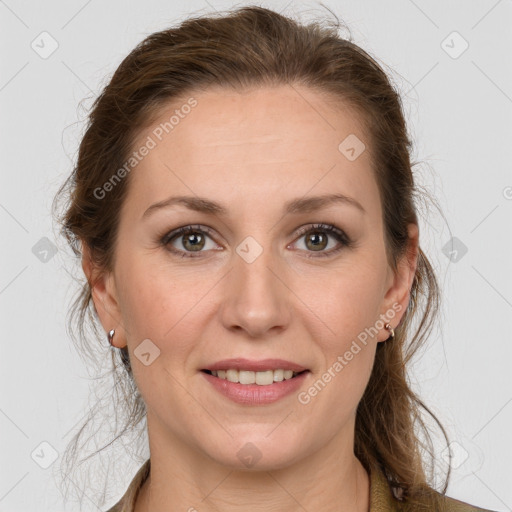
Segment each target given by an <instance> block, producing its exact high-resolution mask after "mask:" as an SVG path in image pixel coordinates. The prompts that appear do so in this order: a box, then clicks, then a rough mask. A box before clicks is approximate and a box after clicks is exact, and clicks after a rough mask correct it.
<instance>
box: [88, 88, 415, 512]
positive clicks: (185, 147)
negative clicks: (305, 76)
mask: <svg viewBox="0 0 512 512" xmlns="http://www.w3.org/2000/svg"><path fill="white" fill-rule="evenodd" d="M193 96H194V98H196V99H197V101H198V104H197V106H196V107H195V108H193V109H192V111H191V113H190V114H188V116H186V117H185V118H184V119H183V120H181V121H180V123H179V125H177V126H176V127H175V128H174V130H173V131H172V132H170V133H169V134H168V135H166V136H165V137H164V138H163V139H162V141H161V142H159V143H158V144H157V146H156V147H155V148H154V149H152V150H151V151H150V152H149V154H148V155H147V156H146V157H145V158H144V159H143V160H142V161H141V162H140V163H139V164H138V166H137V167H136V168H135V169H134V170H133V171H132V174H131V175H130V180H131V181H130V187H129V192H128V196H127V199H126V201H125V203H124V204H123V207H122V210H121V221H120V225H119V237H118V239H117V245H116V259H115V265H114V270H113V272H110V273H105V272H102V270H101V269H99V268H96V267H95V266H94V264H93V263H92V262H91V259H90V255H89V253H88V251H87V249H86V251H85V252H84V258H83V268H84V272H85V273H86V275H87V276H88V277H89V279H90V280H91V281H90V282H92V281H94V280H96V282H95V284H94V285H93V300H94V304H95V307H96V310H97V312H98V315H99V318H100V320H101V322H102V324H103V327H104V328H105V331H106V332H108V331H109V330H110V329H112V328H115V329H116V334H115V337H114V344H115V346H117V347H124V346H126V345H127V346H128V349H129V352H130V359H131V361H132V368H133V372H134V376H135V379H136V383H137V386H138V388H139V390H140V392H141V394H142V397H143V399H144V400H145V403H146V405H147V423H148V436H149V444H150V452H151V476H150V478H149V479H148V481H147V482H146V485H145V486H144V487H143V488H142V490H141V492H140V493H139V498H138V500H137V504H136V512H142V511H148V510H151V511H153V512H159V511H162V512H163V511H164V510H165V511H169V510H176V511H177V510H194V509H191V507H194V508H195V509H196V510H198V511H201V512H203V511H215V510H222V511H223V512H230V511H235V510H236V511H240V510H246V509H247V504H249V503H250V504H251V511H254V512H259V511H265V512H268V511H277V510H279V511H281V512H283V511H284V512H288V511H290V512H291V511H297V510H304V509H305V510H323V511H325V512H327V511H334V510H336V511H338V510H354V511H366V510H368V509H369V491H370V488H369V475H368V474H367V472H366V471H365V469H364V468H363V466H362V465H361V463H360V462H359V460H358V459H357V458H356V457H355V455H354V452H353V445H354V424H355V423H354V422H355V412H356V408H357V404H358V403H359V401H360V399H361V397H362V395H363V392H364V389H365V387H366V385H367V383H368V380H369V377H370V373H371V369H372V365H373V361H374V356H375V350H376V347H377V343H379V342H383V341H385V340H387V339H388V337H389V332H388V331H387V330H386V329H385V328H382V329H380V330H379V332H378V334H377V335H376V336H375V337H369V338H368V342H367V344H366V346H364V345H362V350H361V351H360V352H358V353H357V355H355V356H354V358H353V359H352V360H351V361H350V362H349V363H348V364H347V365H346V366H345V367H344V368H343V370H342V371H341V372H339V373H337V375H336V377H335V378H333V379H332V380H331V381H330V382H329V383H328V384H327V385H326V386H325V388H324V389H323V390H322V391H321V392H319V393H318V394H317V395H316V396H314V397H312V398H311V401H310V403H308V404H306V405H304V404H301V403H300V402H299V401H298V400H297V394H296V393H292V394H291V395H288V396H286V397H285V398H282V399H281V400H279V401H277V402H275V403H273V404H269V405H263V406H250V405H239V404H236V403H234V402H232V401H230V400H229V399H227V398H225V397H224V396H222V395H220V394H219V393H218V392H217V391H216V390H215V389H213V387H212V386H211V384H210V383H208V382H207V381H206V379H205V378H204V376H203V374H202V373H201V372H200V369H202V368H207V367H208V364H211V363H213V362H215V361H218V360H220V359H225V358H230V357H246V358H248V359H265V358H273V357H275V358H283V359H287V360H290V361H293V362H296V363H299V364H301V365H302V366H304V367H305V368H308V369H309V370H310V373H309V374H308V375H307V377H306V380H305V382H304V385H303V387H302V388H301V391H304V390H307V389H308V388H309V387H310V386H312V384H313V383H314V382H315V381H317V379H318V378H319V377H320V376H321V375H322V374H323V373H324V372H326V371H327V370H328V369H329V368H331V367H332V366H333V363H334V362H335V361H336V360H337V357H338V356H340V355H343V354H344V353H345V352H346V351H347V350H349V348H350V346H351V344H352V342H353V341H354V340H356V339H357V336H358V334H359V333H361V332H362V331H364V329H365V328H369V327H371V326H373V325H375V324H376V321H377V320H378V319H379V318H381V317H380V315H386V314H388V315H389V311H390V310H393V304H395V307H396V305H399V307H400V308H401V309H400V311H399V312H398V313H396V315H394V318H393V319H392V320H390V323H391V326H392V327H396V326H397V325H398V323H399V322H400V319H401V317H402V315H403V313H404V312H405V310H406V307H407V304H408V302H409V292H410V288H411V284H412V281H413V278H414V274H415V270H416V263H417V254H418V228H417V226H415V225H410V227H409V228H410V230H409V234H410V246H409V251H408V252H407V254H406V256H404V258H403V259H402V260H401V261H400V262H399V265H398V270H397V271H396V272H394V271H393V270H392V269H391V267H390V266H389V265H388V262H387V259H386V253H385V245H384V230H383V224H382V205H381V202H380V198H379V193H378V188H377V183H376V181H375V178H374V176H373V172H372V169H371V164H370V151H369V147H370V140H369V139H368V137H367V135H366V133H365V130H364V127H363V126H362V124H361V123H360V120H359V119H358V117H357V115H356V114H355V112H353V111H352V110H351V109H350V108H348V106H347V105H343V104H339V108H337V109H334V108H333V104H332V102H328V99H327V98H326V97H325V96H322V95H321V94H320V93H319V92H317V91H314V90H311V89H307V88H305V87H299V86H294V87H290V86H279V87H276V88H257V89H251V90H248V91H245V92H244V93H243V94H240V93H238V92H233V91H230V90H229V91H228V90H225V89H219V88H217V89H208V90H206V91H202V92H200V93H198V94H194V95H193ZM182 104H183V103H177V102H173V103H172V105H171V104H169V105H167V106H166V108H165V109H163V110H162V112H161V116H160V117H159V118H158V119H157V120H156V121H155V122H154V123H153V124H152V125H151V127H149V128H147V129H145V130H143V131H141V133H140V137H139V139H138V141H137V143H136V144H135V145H134V147H139V146H140V144H141V143H142V142H143V141H144V140H145V139H146V138H147V136H148V135H149V134H151V130H152V129H154V127H155V126H157V125H158V124H159V123H160V122H162V121H166V120H168V119H169V117H170V116H171V115H172V113H173V112H174V109H176V108H179V107H180V105H182ZM349 134H356V136H357V137H358V138H359V139H360V140H362V141H363V142H364V143H365V144H366V148H367V150H366V151H364V152H363V153H362V154H361V155H360V156H359V157H358V158H357V159H356V160H354V161H349V160H348V159H347V158H346V157H345V156H344V155H343V154H342V153H341V152H340V151H339V150H338V145H339V144H340V142H341V141H343V140H344V139H345V138H346V137H347V136H348V135H349ZM333 192H338V193H343V194H345V195H348V196H350V197H352V198H354V199H356V200H357V201H358V202H359V203H360V204H361V205H362V206H363V208H364V209H365V211H366V213H365V214H362V213H360V212H359V211H358V210H357V209H356V208H354V207H352V206H349V205H346V204H333V205H331V206H329V207H328V208H324V209H322V210H318V211H313V212H309V213H301V214H287V215H284V216H283V214H282V207H283V204H284V203H285V202H286V201H288V200H290V199H295V198H301V197H303V196H305V195H307V196H312V195H321V194H324V193H333ZM171 195H197V196H202V197H207V198H209V199H211V200H214V201H217V202H220V203H222V204H223V205H225V206H226V207H227V208H229V215H227V216H225V217H216V216H214V215H212V214H207V213H199V212H194V211H191V210H188V209H187V208H185V207H183V206H173V207H169V208H167V209H165V208H164V209H160V210H157V211H155V212H154V213H153V214H151V215H149V216H148V217H147V218H144V219H142V218H141V217H142V215H143V213H144V212H145V210H146V209H147V208H148V207H149V206H150V205H152V204H153V203H156V202H158V201H161V200H163V199H166V198H168V197H169V196H171ZM320 222H321V223H325V224H331V225H335V226H336V227H338V228H339V229H341V230H343V231H344V232H345V233H346V234H347V235H348V237H349V238H350V239H351V240H352V241H353V242H354V245H353V246H352V247H342V249H341V251H339V252H337V253H333V254H331V255H329V256H326V257H321V256H318V254H319V253H320V252H324V253H327V252H329V251H330V250H331V249H333V248H336V247H339V244H340V242H338V241H337V240H336V239H335V238H334V237H332V236H331V235H330V234H329V233H325V232H322V236H323V237H324V240H325V237H328V241H327V242H323V243H321V244H320V248H319V249H317V250H315V248H314V243H312V242H314V241H315V240H314V237H312V235H309V236H308V234H307V233H306V234H303V235H301V236H300V237H298V236H297V233H298V228H299V227H302V226H309V225H311V224H313V223H320ZM189 224H199V225H202V226H208V227H210V228H211V229H212V230H213V235H212V236H210V235H204V238H203V239H201V238H200V233H197V234H196V236H198V237H199V239H198V240H199V245H201V241H202V240H204V243H205V245H204V247H203V248H202V249H201V251H202V252H201V253H200V254H199V257H197V258H181V257H179V256H178V255H176V254H173V253H171V252H170V251H169V250H168V249H166V248H165V247H164V246H163V245H162V244H161V243H160V242H159V240H160V238H161V237H162V236H163V235H164V234H166V233H168V232H170V231H172V230H174V229H176V228H179V227H182V226H187V225H189ZM247 236H251V237H253V238H254V239H255V240H256V241H257V242H258V243H259V244H260V246H261V247H262V248H263V252H262V253H261V255H260V256H259V257H257V258H256V260H255V261H253V262H252V263H250V264H249V263H247V262H246V261H245V260H244V259H243V258H241V257H240V256H239V255H238V253H237V252H236V248H237V246H238V245H239V244H240V243H241V242H242V241H243V240H244V239H245V237H247ZM184 239H186V237H183V235H181V236H179V237H178V238H176V239H174V241H173V242H172V246H173V247H174V248H175V249H176V250H178V251H180V250H181V251H182V252H185V253H186V252H187V249H188V254H190V253H191V252H193V250H191V249H190V247H191V245H186V240H184ZM308 242H309V243H308ZM184 243H185V245H184ZM197 243H198V242H197V241H196V244H197ZM169 245H171V244H169ZM215 248H217V249H219V250H214V249H215ZM193 254H194V255H197V254H198V253H197V252H193ZM306 255H311V256H312V257H311V258H308V257H306ZM147 338H149V339H150V340H151V341H152V342H153V343H154V344H155V345H156V346H157V347H158V348H159V350H160V355H159V357H157V358H156V359H155V360H154V361H153V362H152V363H151V364H150V365H148V366H146V365H144V364H142V363H141V361H140V360H139V359H138V358H137V357H136V356H135V355H134V353H133V351H134V350H135V349H136V348H137V346H138V345H139V344H140V343H141V342H142V340H145V339H147ZM247 442H251V443H253V444H254V445H255V446H256V447H257V449H258V450H259V452H260V454H261V458H260V460H259V461H258V462H257V463H256V464H255V465H254V466H253V467H251V468H248V467H247V466H246V465H244V463H243V462H242V461H241V460H240V459H239V458H238V456H237V452H238V451H239V450H240V449H241V448H242V447H243V446H244V445H245V444H246V443H247ZM170 504H172V506H173V508H172V509H170V508H169V505H170Z"/></svg>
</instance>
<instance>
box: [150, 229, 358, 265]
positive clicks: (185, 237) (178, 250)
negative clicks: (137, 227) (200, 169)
mask: <svg viewBox="0 0 512 512" xmlns="http://www.w3.org/2000/svg"><path fill="white" fill-rule="evenodd" d="M212 234H213V231H212V230H211V229H210V228H208V227H206V226H192V225H189V226H183V227H181V228H178V229H175V230H174V231H171V232H170V233H167V234H166V235H165V236H163V237H162V238H161V239H160V243H161V244H162V245H163V246H164V247H166V248H167V250H169V251H170V252H172V253H174V254H177V255H179V256H180V257H182V258H197V257H200V256H201V253H203V252H205V251H208V250H218V249H217V246H216V245H215V244H213V247H212V246H210V247H208V246H207V240H208V239H210V240H211V241H212ZM304 236H305V237H306V243H305V249H301V250H304V251H305V252H306V253H310V254H306V256H307V257H308V258H311V257H313V258H314V257H325V256H331V255H332V254H335V253H337V252H339V251H341V249H343V248H344V247H351V246H352V241H351V240H350V239H349V237H348V236H347V235H346V234H345V233H344V232H343V231H342V230H341V229H338V228H337V227H335V226H332V225H330V224H313V225H310V226H305V227H303V228H301V229H300V230H299V233H298V238H299V239H300V238H302V237H304ZM330 238H333V239H334V240H336V241H337V242H338V246H337V247H336V246H335V247H334V248H332V249H330V250H329V251H324V249H325V248H326V247H327V246H328V242H329V239H330ZM295 243H296V242H295ZM180 246H181V247H180ZM203 249H204V250H203ZM194 253H197V254H194ZM311 253H317V254H311Z"/></svg>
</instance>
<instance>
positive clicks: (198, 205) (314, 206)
mask: <svg viewBox="0 0 512 512" xmlns="http://www.w3.org/2000/svg"><path fill="white" fill-rule="evenodd" d="M332 204H345V205H348V206H353V207H355V208H357V209H358V210H359V211H360V212H361V213H363V214H365V213H366V210H365V209H364V208H363V207H362V205H361V204H360V203H359V202H358V201H356V200H355V199H354V198H352V197H348V196H346V195H344V194H325V195H321V196H309V197H301V198H297V199H292V200H291V201H288V202H287V203H285V205H284V208H283V212H284V214H299V213H310V212H313V211H316V210H320V209H322V208H327V207H328V206H331V205H332ZM174 205H182V206H185V207H186V208H188V209H190V210H194V211H196V212H202V213H207V214H211V215H217V216H227V215H229V210H228V209H227V208H226V207H225V206H222V205H221V204H220V203H217V202H215V201H211V200H210V199H206V198H205V197H198V196H173V197H169V198H167V199H164V200H163V201H159V202H158V203H154V204H152V205H151V206H150V207H149V208H148V209H147V210H146V211H145V212H144V213H143V215H142V217H143V218H144V217H148V216H149V215H150V214H152V213H154V212H156V211H157V210H160V209H162V208H168V207H170V206H174Z"/></svg>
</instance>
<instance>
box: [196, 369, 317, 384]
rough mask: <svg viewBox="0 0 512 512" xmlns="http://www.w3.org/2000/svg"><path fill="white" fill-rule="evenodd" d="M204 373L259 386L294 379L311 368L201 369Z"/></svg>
mask: <svg viewBox="0 0 512 512" xmlns="http://www.w3.org/2000/svg"><path fill="white" fill-rule="evenodd" d="M201 371H202V372H203V373H206V374H208V375H212V376H213V377H217V378H218V379H220V380H227V381H228V382H232V383H235V384H242V385H244V384H247V385H249V384H256V385H259V386H270V385H272V384H274V383H277V382H282V381H284V380H292V379H295V378H296V377H298V376H299V375H302V374H304V373H307V372H309V370H302V371H299V372H295V371H292V370H284V369H276V370H265V371H250V370H237V369H226V370H207V369H203V370H201Z"/></svg>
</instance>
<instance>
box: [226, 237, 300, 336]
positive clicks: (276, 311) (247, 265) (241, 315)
mask: <svg viewBox="0 0 512 512" xmlns="http://www.w3.org/2000/svg"><path fill="white" fill-rule="evenodd" d="M251 250H254V247H252V248H251ZM240 254H242V255H243V254H244V253H243V252H240ZM240 254H239V253H233V266H232V268H231V270H230V272H229V273H228V275H227V276H226V278H225V279H224V280H223V281H224V284H223V287H224V288H223V301H222V305H221V308H220V315H221V320H222V323H223V325H224V327H225V328H226V329H228V330H232V331H236V330H238V331H240V330H242V331H245V333H246V334H247V336H249V337H252V338H260V339H261V338H264V337H268V336H269V335H270V333H272V332H275V333H278V332H281V331H283V330H284V329H286V328H287V327H288V325H289V323H290V318H291V306H292V304H291V301H290V299H291V296H292V295H293V294H292V292H291V290H290V288H289V287H288V286H287V283H286V281H287V278H286V275H285V274H286V263H285V262H283V261H279V257H278V255H277V254H275V253H274V252H273V251H272V250H271V249H267V248H266V247H265V248H264V250H263V251H262V252H261V254H259V255H258V256H257V257H256V258H255V259H254V260H253V261H251V258H245V257H244V256H241V255H240ZM288 272H289V271H288Z"/></svg>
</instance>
